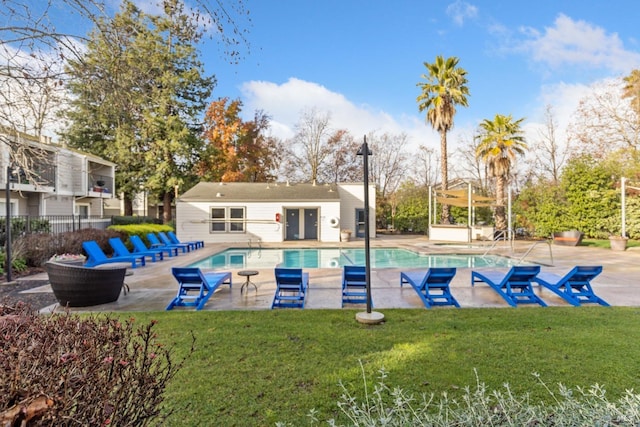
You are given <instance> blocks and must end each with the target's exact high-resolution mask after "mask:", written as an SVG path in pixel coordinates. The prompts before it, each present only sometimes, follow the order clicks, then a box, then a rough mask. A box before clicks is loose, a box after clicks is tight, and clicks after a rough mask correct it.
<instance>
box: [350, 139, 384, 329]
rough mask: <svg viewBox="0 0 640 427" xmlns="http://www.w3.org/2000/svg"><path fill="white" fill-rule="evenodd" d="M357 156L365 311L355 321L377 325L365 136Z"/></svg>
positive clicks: (380, 316) (380, 317)
mask: <svg viewBox="0 0 640 427" xmlns="http://www.w3.org/2000/svg"><path fill="white" fill-rule="evenodd" d="M357 154H358V156H362V163H363V169H364V260H365V287H366V293H367V311H366V312H365V313H357V314H356V320H357V321H358V322H360V323H366V324H379V323H382V322H383V321H384V315H383V314H382V313H377V312H372V311H371V256H370V252H371V251H370V245H369V243H370V235H369V156H370V155H371V154H372V153H371V150H369V146H368V145H367V137H366V135H365V137H364V142H363V143H362V146H361V147H360V150H358V153H357Z"/></svg>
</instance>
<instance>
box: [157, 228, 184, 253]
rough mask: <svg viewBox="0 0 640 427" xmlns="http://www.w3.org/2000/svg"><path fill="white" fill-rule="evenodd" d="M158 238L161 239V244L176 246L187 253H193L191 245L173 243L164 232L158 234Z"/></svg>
mask: <svg viewBox="0 0 640 427" xmlns="http://www.w3.org/2000/svg"><path fill="white" fill-rule="evenodd" d="M158 237H159V238H160V242H161V243H164V244H165V246H175V247H177V248H180V249H182V251H183V252H184V250H185V249H186V251H187V252H191V245H190V244H189V243H173V242H172V241H171V239H170V238H169V237H168V236H167V235H166V234H165V233H164V232H162V231H160V232H158Z"/></svg>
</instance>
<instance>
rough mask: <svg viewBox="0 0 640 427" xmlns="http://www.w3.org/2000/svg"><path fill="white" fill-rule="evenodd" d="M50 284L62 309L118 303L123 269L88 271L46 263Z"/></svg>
mask: <svg viewBox="0 0 640 427" xmlns="http://www.w3.org/2000/svg"><path fill="white" fill-rule="evenodd" d="M45 268H46V270H47V274H48V275H49V283H50V284H51V289H52V290H53V294H54V295H55V297H56V299H57V300H58V302H59V303H60V305H62V306H65V307H66V306H69V307H88V306H91V305H99V304H106V303H109V302H113V301H117V299H118V297H119V296H120V291H121V290H122V286H123V284H124V276H125V274H126V272H127V268H126V267H111V268H89V267H82V266H76V265H69V264H64V263H58V262H47V263H46V264H45Z"/></svg>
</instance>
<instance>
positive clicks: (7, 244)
mask: <svg viewBox="0 0 640 427" xmlns="http://www.w3.org/2000/svg"><path fill="white" fill-rule="evenodd" d="M10 182H11V166H7V182H6V188H5V203H6V207H7V212H6V216H5V220H6V224H5V230H6V232H5V248H6V251H5V255H6V257H5V261H6V266H5V271H6V272H7V282H11V279H12V277H11V195H10V194H9V192H10V191H11V188H10Z"/></svg>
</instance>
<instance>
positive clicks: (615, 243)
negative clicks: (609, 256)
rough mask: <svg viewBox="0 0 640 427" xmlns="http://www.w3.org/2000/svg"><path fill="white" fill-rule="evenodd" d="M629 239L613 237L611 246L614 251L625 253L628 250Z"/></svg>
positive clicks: (610, 241) (610, 242) (610, 239)
mask: <svg viewBox="0 0 640 427" xmlns="http://www.w3.org/2000/svg"><path fill="white" fill-rule="evenodd" d="M627 240H629V239H627V238H626V237H620V236H612V237H609V244H610V245H611V250H612V251H624V250H626V249H627Z"/></svg>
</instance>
